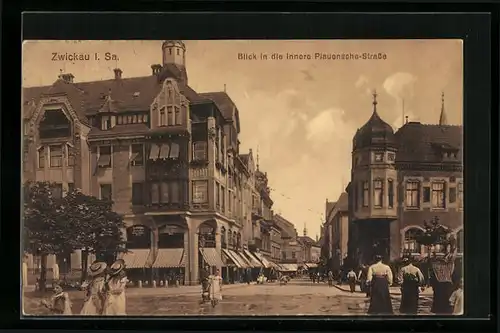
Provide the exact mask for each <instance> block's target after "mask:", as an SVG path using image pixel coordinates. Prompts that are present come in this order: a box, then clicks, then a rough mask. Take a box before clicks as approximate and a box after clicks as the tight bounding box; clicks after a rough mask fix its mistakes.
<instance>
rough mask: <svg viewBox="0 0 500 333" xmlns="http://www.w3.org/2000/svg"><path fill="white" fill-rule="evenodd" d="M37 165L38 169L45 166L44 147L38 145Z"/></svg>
mask: <svg viewBox="0 0 500 333" xmlns="http://www.w3.org/2000/svg"><path fill="white" fill-rule="evenodd" d="M38 167H39V168H40V169H43V168H45V148H44V147H40V149H38Z"/></svg>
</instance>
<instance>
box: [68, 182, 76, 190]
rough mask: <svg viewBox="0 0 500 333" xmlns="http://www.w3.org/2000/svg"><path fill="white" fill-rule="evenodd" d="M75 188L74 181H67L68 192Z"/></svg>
mask: <svg viewBox="0 0 500 333" xmlns="http://www.w3.org/2000/svg"><path fill="white" fill-rule="evenodd" d="M74 190H75V183H68V192H73V191H74Z"/></svg>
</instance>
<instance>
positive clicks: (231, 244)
mask: <svg viewBox="0 0 500 333" xmlns="http://www.w3.org/2000/svg"><path fill="white" fill-rule="evenodd" d="M227 237H228V238H227V241H228V244H229V245H230V246H233V232H232V231H231V230H229V233H228V236H227Z"/></svg>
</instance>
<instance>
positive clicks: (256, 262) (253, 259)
mask: <svg viewBox="0 0 500 333" xmlns="http://www.w3.org/2000/svg"><path fill="white" fill-rule="evenodd" d="M244 252H245V254H246V256H247V258H248V259H250V263H251V264H252V266H253V267H263V265H262V263H261V262H260V260H259V259H257V258H256V257H255V256H254V255H253V254H252V253H251V252H250V251H248V250H244Z"/></svg>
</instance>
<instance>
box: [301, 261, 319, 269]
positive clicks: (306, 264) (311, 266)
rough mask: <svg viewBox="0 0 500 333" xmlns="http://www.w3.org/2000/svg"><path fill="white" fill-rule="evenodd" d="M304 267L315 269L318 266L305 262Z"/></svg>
mask: <svg viewBox="0 0 500 333" xmlns="http://www.w3.org/2000/svg"><path fill="white" fill-rule="evenodd" d="M304 266H306V267H307V268H317V267H318V264H315V263H313V262H306V263H304Z"/></svg>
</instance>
